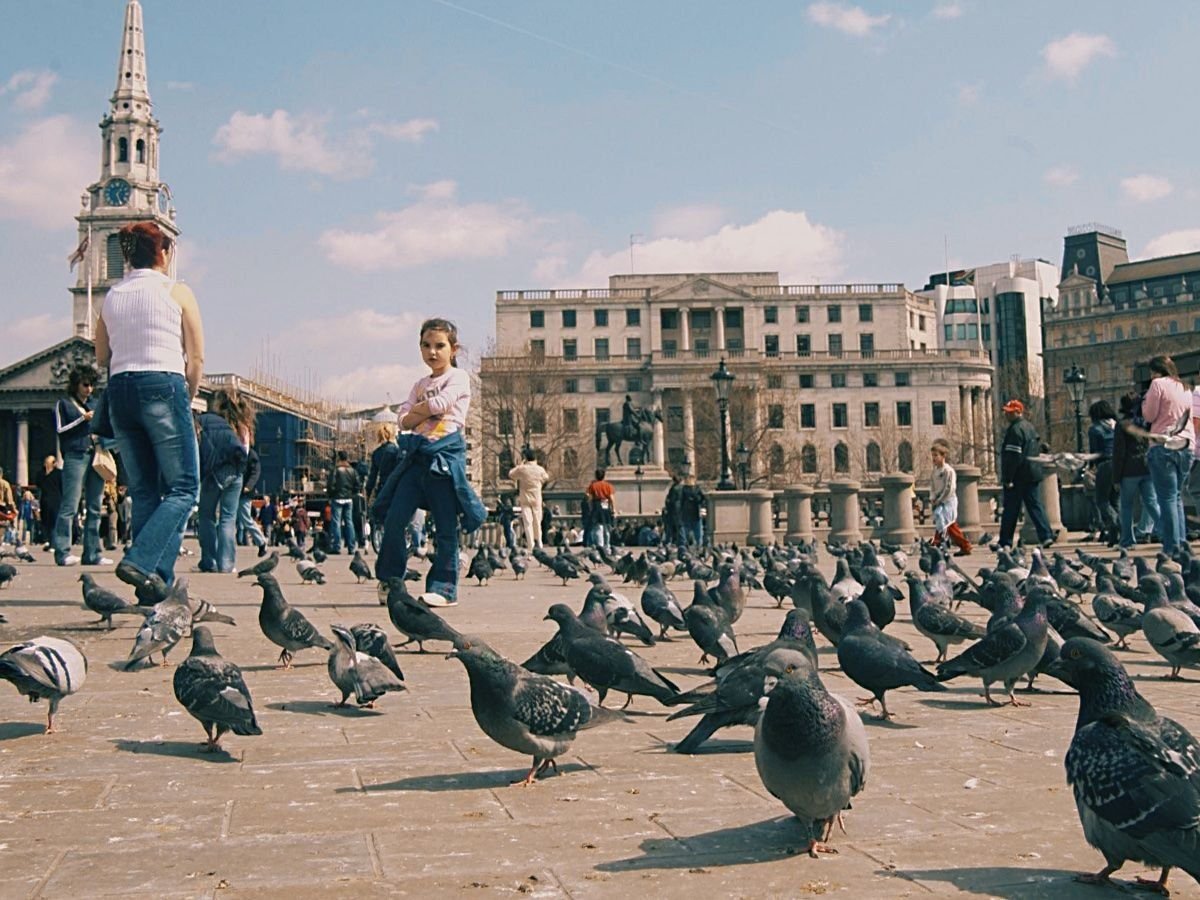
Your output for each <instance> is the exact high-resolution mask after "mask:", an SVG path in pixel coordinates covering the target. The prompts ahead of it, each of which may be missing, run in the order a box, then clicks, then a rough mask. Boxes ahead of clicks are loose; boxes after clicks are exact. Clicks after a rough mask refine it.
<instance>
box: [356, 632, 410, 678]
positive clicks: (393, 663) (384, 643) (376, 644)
mask: <svg viewBox="0 0 1200 900" xmlns="http://www.w3.org/2000/svg"><path fill="white" fill-rule="evenodd" d="M350 633H351V634H352V635H354V646H355V647H356V648H357V649H358V651H359V652H360V653H365V654H367V655H368V656H373V657H375V659H377V660H379V661H380V662H381V663H383V664H384V665H385V666H386V667H387V668H388V669H390V670H391V672H392V674H393V675H395V676H396V677H397V678H399V679H400V680H401V681H403V680H404V673H403V672H402V671H400V660H398V659H397V658H396V651H395V650H393V649H392V642H391V641H390V640H389V639H388V636H387V632H386V631H384V630H383V629H382V628H380V627H379V626H378V625H373V624H370V623H366V622H363V623H360V624H358V625H351V626H350Z"/></svg>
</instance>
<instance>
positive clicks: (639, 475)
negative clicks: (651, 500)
mask: <svg viewBox="0 0 1200 900" xmlns="http://www.w3.org/2000/svg"><path fill="white" fill-rule="evenodd" d="M645 477H646V473H645V472H643V471H642V465H641V463H638V467H637V468H636V469H634V470H633V480H634V481H636V482H637V489H638V515H639V516H640V515H641V514H642V479H643V478H645Z"/></svg>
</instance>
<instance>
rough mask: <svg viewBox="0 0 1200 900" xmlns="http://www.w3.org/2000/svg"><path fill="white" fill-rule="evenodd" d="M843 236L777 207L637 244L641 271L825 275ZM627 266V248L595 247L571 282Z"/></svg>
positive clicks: (603, 278) (833, 271)
mask: <svg viewBox="0 0 1200 900" xmlns="http://www.w3.org/2000/svg"><path fill="white" fill-rule="evenodd" d="M844 243H845V236H844V235H843V234H842V233H841V232H839V231H836V230H835V229H833V228H829V227H828V226H825V225H818V224H814V223H813V222H810V221H809V219H808V216H807V215H805V214H804V213H803V212H792V211H789V210H782V209H781V210H775V211H773V212H769V213H767V214H766V215H764V216H763V217H762V218H760V219H758V220H757V221H754V222H751V223H749V224H747V225H723V226H721V227H720V228H718V229H716V230H715V231H713V232H711V233H709V234H707V235H704V236H702V237H696V238H692V239H683V238H674V237H664V238H657V239H655V240H652V241H648V242H647V243H645V244H639V245H638V246H637V247H636V248H635V254H636V255H635V259H636V268H637V271H639V272H731V271H732V272H739V271H740V272H745V271H778V272H779V273H780V277H781V278H783V279H784V280H785V281H791V282H811V281H816V280H823V281H828V280H830V279H831V278H835V277H836V276H837V275H838V274H839V273H840V272H841V269H842V246H843V244H844ZM628 270H629V250H628V248H623V249H621V250H617V251H614V252H612V253H604V252H602V251H599V250H597V251H595V252H593V253H592V254H591V255H589V256H588V258H587V259H586V260H585V261H584V263H583V265H582V267H581V268H580V270H579V272H578V273H577V274H576V275H575V276H574V277H573V278H572V279H571V282H572V286H578V285H580V284H607V283H608V276H609V275H612V274H614V273H617V272H627V271H628Z"/></svg>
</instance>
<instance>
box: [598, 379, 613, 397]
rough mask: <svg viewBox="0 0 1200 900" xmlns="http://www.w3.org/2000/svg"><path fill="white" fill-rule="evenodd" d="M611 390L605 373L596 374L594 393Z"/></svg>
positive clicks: (603, 392)
mask: <svg viewBox="0 0 1200 900" xmlns="http://www.w3.org/2000/svg"><path fill="white" fill-rule="evenodd" d="M611 390H612V383H611V382H610V381H609V380H608V377H607V376H605V375H597V376H596V393H597V394H607V393H608V392H609V391H611Z"/></svg>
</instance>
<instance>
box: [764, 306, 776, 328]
mask: <svg viewBox="0 0 1200 900" xmlns="http://www.w3.org/2000/svg"><path fill="white" fill-rule="evenodd" d="M763 321H764V322H766V323H767V324H768V325H777V324H778V323H779V307H778V306H764V307H763Z"/></svg>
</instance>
